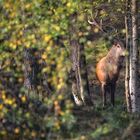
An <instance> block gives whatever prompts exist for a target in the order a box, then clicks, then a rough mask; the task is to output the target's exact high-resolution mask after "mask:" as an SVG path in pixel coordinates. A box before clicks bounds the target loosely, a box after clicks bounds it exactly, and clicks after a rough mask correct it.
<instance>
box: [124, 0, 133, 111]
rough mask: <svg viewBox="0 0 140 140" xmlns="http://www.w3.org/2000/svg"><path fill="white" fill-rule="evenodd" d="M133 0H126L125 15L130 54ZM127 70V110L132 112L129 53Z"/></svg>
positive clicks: (127, 46)
mask: <svg viewBox="0 0 140 140" xmlns="http://www.w3.org/2000/svg"><path fill="white" fill-rule="evenodd" d="M131 29H132V26H131V0H126V16H125V30H126V50H127V51H128V54H130V46H131V34H132V32H131ZM125 62H126V70H125V96H126V104H127V111H128V112H131V108H132V107H131V98H130V92H129V79H130V75H129V55H127V56H126V61H125Z"/></svg>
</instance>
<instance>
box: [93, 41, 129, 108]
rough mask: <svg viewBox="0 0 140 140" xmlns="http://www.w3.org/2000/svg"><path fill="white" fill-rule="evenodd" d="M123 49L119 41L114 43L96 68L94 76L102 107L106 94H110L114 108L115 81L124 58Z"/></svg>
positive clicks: (104, 103)
mask: <svg viewBox="0 0 140 140" xmlns="http://www.w3.org/2000/svg"><path fill="white" fill-rule="evenodd" d="M125 52H126V51H125V48H124V45H123V43H122V42H121V41H117V40H116V41H115V42H114V44H113V46H112V48H111V49H110V51H109V52H108V54H107V55H106V56H105V57H103V58H102V59H101V60H100V61H99V62H98V64H97V66H96V75H97V78H98V80H99V82H100V84H101V91H102V96H103V107H104V106H105V105H106V93H107V92H110V96H111V104H112V105H113V106H114V104H115V103H114V99H115V88H116V81H117V80H118V77H119V73H120V70H121V67H122V63H123V60H124V56H125Z"/></svg>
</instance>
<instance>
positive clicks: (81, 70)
mask: <svg viewBox="0 0 140 140" xmlns="http://www.w3.org/2000/svg"><path fill="white" fill-rule="evenodd" d="M70 44H71V60H72V71H71V75H72V94H73V97H74V101H75V103H76V104H77V105H84V104H86V101H85V97H87V95H90V91H89V84H88V83H89V82H88V75H87V69H86V59H85V55H84V47H83V46H82V45H80V44H79V43H78V41H77V40H74V39H73V40H71V43H70Z"/></svg>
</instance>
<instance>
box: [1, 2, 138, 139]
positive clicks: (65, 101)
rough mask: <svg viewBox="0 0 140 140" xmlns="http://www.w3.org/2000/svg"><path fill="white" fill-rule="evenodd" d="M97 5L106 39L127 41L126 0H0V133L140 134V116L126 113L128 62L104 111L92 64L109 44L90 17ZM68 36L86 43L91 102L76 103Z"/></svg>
mask: <svg viewBox="0 0 140 140" xmlns="http://www.w3.org/2000/svg"><path fill="white" fill-rule="evenodd" d="M138 5H140V4H139V3H138ZM138 10H139V9H138ZM96 11H98V16H97V17H96V18H97V21H98V22H99V21H101V20H102V26H103V28H105V29H107V30H108V31H109V32H110V34H109V36H110V38H111V37H112V36H115V35H116V34H117V35H118V36H119V37H120V38H122V39H124V40H125V34H126V30H125V15H126V1H125V0H33V1H31V0H18V1H16V0H0V122H1V123H0V139H2V140H7V139H10V140H33V139H34V140H50V139H51V140H53V139H55V140H56V139H58V140H61V139H71V140H87V139H89V140H91V139H95V140H98V139H100V140H110V139H112V140H113V139H114V140H120V139H127V140H129V139H130V140H132V139H134V140H138V139H140V119H139V114H130V113H127V111H126V110H127V109H126V101H125V90H124V80H125V78H124V72H125V68H123V70H122V71H121V74H120V78H119V81H118V85H117V91H116V106H115V108H113V107H111V106H109V105H108V107H107V109H105V110H103V109H102V104H101V95H100V87H99V83H98V81H97V79H96V76H95V66H96V63H97V62H98V61H99V60H100V59H101V58H102V57H103V56H105V54H106V53H107V51H108V50H109V48H110V47H111V43H110V42H109V41H108V40H107V36H106V35H104V34H103V33H102V32H100V31H99V29H98V28H97V27H95V26H92V25H90V24H89V23H88V19H89V18H90V17H91V13H92V14H93V16H95V14H96ZM139 17H140V11H139V13H138V19H139ZM138 27H139V25H138ZM114 29H115V30H116V31H115V34H114ZM139 33H140V31H139V28H138V34H139ZM71 40H75V41H76V42H77V43H78V44H79V45H80V46H84V50H82V51H83V52H84V57H85V58H86V67H87V73H88V79H89V87H90V88H89V90H90V92H91V96H92V101H93V104H94V105H90V106H82V107H78V106H76V105H75V104H74V102H73V99H72V93H71V79H72V78H71V73H70V70H71V67H72V61H71V49H72V45H71ZM83 68H84V66H83ZM32 69H34V72H32ZM83 80H84V79H83Z"/></svg>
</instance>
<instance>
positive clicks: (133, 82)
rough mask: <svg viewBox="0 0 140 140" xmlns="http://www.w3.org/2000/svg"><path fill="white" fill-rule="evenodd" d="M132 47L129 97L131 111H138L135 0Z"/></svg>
mask: <svg viewBox="0 0 140 140" xmlns="http://www.w3.org/2000/svg"><path fill="white" fill-rule="evenodd" d="M131 5H132V9H131V12H132V47H131V48H130V81H129V87H130V97H131V104H132V112H140V93H139V92H138V42H137V40H138V38H137V0H132V3H131Z"/></svg>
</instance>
